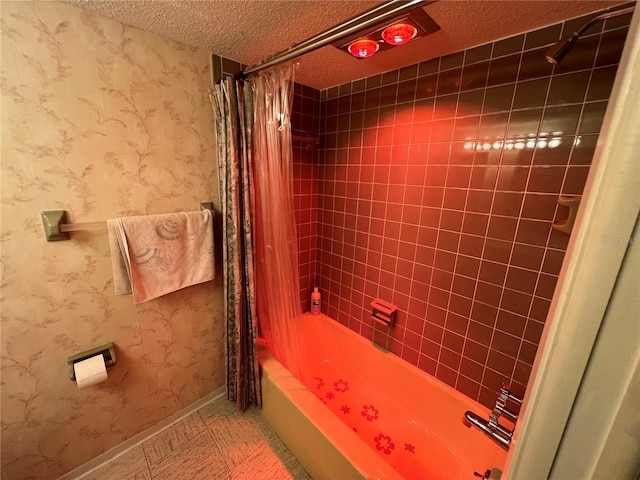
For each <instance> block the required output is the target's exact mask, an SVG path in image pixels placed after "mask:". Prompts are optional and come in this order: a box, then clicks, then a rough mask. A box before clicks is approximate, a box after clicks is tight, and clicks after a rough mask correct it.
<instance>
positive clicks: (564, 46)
mask: <svg viewBox="0 0 640 480" xmlns="http://www.w3.org/2000/svg"><path fill="white" fill-rule="evenodd" d="M578 38H580V37H579V36H578V34H577V33H574V34H573V35H571V36H570V37H569V38H563V39H562V40H560V41H559V42H558V43H556V44H555V45H554V46H553V47H551V48H550V49H549V50H547V51H546V53H545V54H544V58H546V59H547V62H549V63H553V64H554V65H557V64H558V63H560V62H561V61H562V59H563V58H564V57H566V56H567V53H569V52H570V51H571V49H572V48H573V46H574V45H575V44H576V42H577V41H578Z"/></svg>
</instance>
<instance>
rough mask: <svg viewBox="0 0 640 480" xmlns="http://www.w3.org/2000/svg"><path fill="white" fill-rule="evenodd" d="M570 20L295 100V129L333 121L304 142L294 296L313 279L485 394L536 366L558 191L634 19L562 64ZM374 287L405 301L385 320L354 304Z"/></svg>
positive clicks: (354, 324)
mask: <svg viewBox="0 0 640 480" xmlns="http://www.w3.org/2000/svg"><path fill="white" fill-rule="evenodd" d="M569 23H571V22H569ZM574 23H575V22H574ZM609 32H612V33H609ZM560 33H561V25H556V26H551V27H549V28H544V29H541V30H539V31H535V32H529V33H527V34H525V35H519V36H516V37H512V38H508V39H504V40H500V41H498V42H495V44H488V45H484V46H481V47H477V48H474V49H471V50H469V51H467V52H465V54H464V55H463V54H461V53H458V54H454V55H451V56H447V57H445V58H443V59H435V60H434V61H429V62H423V63H422V64H420V65H414V66H411V67H409V68H405V69H402V70H400V71H394V72H388V73H387V74H385V75H377V76H374V77H371V78H369V79H366V80H362V81H359V82H352V83H349V84H345V85H343V86H339V87H336V88H333V89H330V90H329V91H327V92H323V93H322V94H321V95H320V94H317V95H316V97H314V95H315V94H314V93H311V94H308V95H306V96H305V95H302V97H300V95H301V94H300V92H303V91H307V93H309V92H313V90H312V89H309V88H308V87H305V88H306V89H307V90H304V89H302V88H301V87H298V88H297V90H296V92H297V93H296V95H297V96H296V99H295V100H294V110H295V109H296V105H299V107H297V108H299V111H294V112H293V114H292V119H293V122H294V128H295V127H296V125H299V126H304V127H305V128H306V129H308V128H311V129H313V128H317V129H318V130H316V131H320V128H319V127H320V126H321V125H322V128H323V131H324V132H325V133H324V135H322V148H321V149H320V150H318V151H316V152H313V151H306V150H305V149H303V148H299V147H297V148H295V149H294V152H295V153H294V178H295V180H294V183H293V188H294V193H295V196H294V201H295V208H296V212H295V218H296V221H297V223H298V232H299V235H300V236H299V240H298V243H299V263H300V265H299V268H300V286H301V287H300V299H301V302H303V303H306V297H307V296H308V290H309V288H311V286H312V284H320V286H321V288H322V289H323V292H326V302H325V304H326V311H327V313H329V314H330V315H335V318H336V319H337V320H338V321H340V322H342V323H344V324H346V325H348V326H349V327H350V328H352V329H354V330H355V331H357V332H359V333H360V334H361V335H363V336H365V337H367V338H375V339H376V340H377V341H379V342H383V344H384V345H386V347H387V348H390V349H391V351H392V352H395V353H396V354H399V355H401V356H402V357H403V358H405V359H406V360H407V361H409V362H411V363H413V364H416V365H418V367H419V368H422V369H423V370H425V371H427V372H429V373H432V374H436V375H437V376H438V378H441V379H442V380H443V381H445V382H446V383H448V384H450V385H452V386H454V387H455V388H457V389H458V390H460V391H462V392H463V393H465V394H467V395H470V396H472V397H473V398H477V399H479V401H480V402H481V403H483V404H486V405H488V406H490V405H492V403H493V402H495V398H496V391H497V389H498V388H499V387H500V386H501V383H502V382H510V383H511V384H512V385H514V388H516V389H520V390H519V391H524V387H525V385H526V382H527V381H528V377H529V375H530V373H531V364H532V363H533V360H534V357H535V352H536V347H537V343H538V342H539V339H540V335H541V334H542V328H543V325H544V321H545V320H546V315H547V313H548V310H549V306H550V299H551V298H552V296H553V292H554V289H555V284H556V282H557V276H558V274H559V271H560V268H561V265H562V261H563V258H564V252H565V249H566V247H567V243H568V239H567V237H566V235H562V234H559V233H557V232H555V231H552V230H551V228H550V224H551V222H552V221H554V220H562V219H563V218H564V215H565V214H566V212H565V209H563V208H557V207H556V199H557V195H558V194H581V193H582V191H583V189H584V185H585V182H586V178H587V175H588V171H589V166H590V164H591V159H592V156H593V152H594V150H595V145H596V141H597V138H598V133H599V130H600V126H601V123H602V119H603V115H604V112H605V109H606V100H607V98H608V96H609V94H610V90H611V86H612V84H613V79H614V78H615V71H616V67H615V63H617V61H618V59H619V52H620V46H621V44H622V41H623V38H624V36H625V35H626V28H625V27H624V25H623V26H622V28H620V31H619V32H617V31H616V30H611V29H610V30H607V32H606V35H607V39H608V41H607V42H606V45H605V47H604V48H600V49H599V50H596V46H597V45H603V40H604V38H602V39H601V38H600V34H594V35H590V36H586V37H585V38H584V39H583V40H581V41H584V42H585V43H584V45H583V46H582V47H581V49H580V51H576V52H572V54H571V55H570V56H568V57H567V58H566V59H565V60H564V61H563V62H562V63H561V64H560V65H558V66H556V67H555V70H554V67H552V66H551V65H549V64H548V63H547V62H546V61H545V60H544V56H543V54H544V51H545V50H546V48H547V46H548V45H549V44H552V43H553V42H554V41H555V40H557V39H558V38H559V37H560ZM609 37H611V38H609ZM523 41H524V49H525V51H524V53H522V54H521V53H520V49H521V48H523ZM492 49H493V54H494V55H493V58H492V59H490V56H491V52H492ZM574 53H575V54H574ZM596 53H597V55H596ZM463 59H464V61H465V62H464V63H465V64H464V65H463ZM516 60H517V61H516ZM590 63H594V64H595V65H596V68H595V69H592V68H591V66H590ZM439 69H440V71H438V70H439ZM554 71H555V73H554V74H553V75H552V72H554ZM416 76H417V79H416ZM516 77H517V79H516ZM438 80H440V82H438ZM458 92H459V93H458ZM414 95H415V97H414ZM436 95H437V96H436ZM313 98H315V100H314V99H313ZM321 98H322V101H320V99H321ZM585 98H586V101H587V102H588V103H586V104H585V105H583V104H582V102H583V100H584V99H585ZM296 100H297V103H296ZM314 102H315V103H314ZM483 108H484V111H483ZM510 108H512V109H513V110H511V111H510V110H509V109H510ZM320 115H322V117H320ZM576 132H577V135H579V137H576ZM518 142H519V143H518ZM520 147H522V148H520ZM309 167H312V168H309ZM315 185H317V187H314V186H315ZM315 209H318V213H314V210H315ZM556 211H557V212H556ZM315 222H318V223H317V224H316V223H315ZM312 227H313V228H312ZM505 283H506V288H504V287H503V284H505ZM379 295H383V296H386V297H388V298H389V299H390V300H392V301H394V302H396V303H397V304H398V305H399V306H400V307H401V312H400V314H399V317H398V326H397V327H396V329H395V330H394V331H393V332H392V334H391V335H388V334H387V333H385V332H382V331H381V330H376V329H375V328H373V326H372V324H371V321H370V320H369V319H368V318H364V319H360V318H359V317H361V316H364V317H367V315H368V312H367V311H366V309H364V308H363V305H366V304H367V302H369V301H371V300H372V299H373V298H375V297H377V296H379ZM406 332H411V333H409V334H408V335H407V333H406ZM422 335H424V337H423V336H422ZM523 339H524V341H523Z"/></svg>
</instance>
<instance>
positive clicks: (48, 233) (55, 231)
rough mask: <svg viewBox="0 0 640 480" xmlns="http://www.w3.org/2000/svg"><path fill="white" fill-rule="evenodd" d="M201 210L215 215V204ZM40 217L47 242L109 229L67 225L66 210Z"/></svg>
mask: <svg viewBox="0 0 640 480" xmlns="http://www.w3.org/2000/svg"><path fill="white" fill-rule="evenodd" d="M200 210H210V211H211V213H213V202H200ZM40 216H41V217H42V225H43V226H44V237H45V239H46V240H47V242H59V241H60V240H69V239H70V238H71V237H70V236H69V232H79V231H82V230H106V229H107V222H106V221H104V222H85V223H67V212H66V211H65V210H45V211H43V212H40Z"/></svg>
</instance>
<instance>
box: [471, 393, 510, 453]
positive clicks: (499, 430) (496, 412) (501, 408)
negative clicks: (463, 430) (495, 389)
mask: <svg viewBox="0 0 640 480" xmlns="http://www.w3.org/2000/svg"><path fill="white" fill-rule="evenodd" d="M508 401H511V402H513V403H515V404H516V405H518V406H520V405H521V404H522V399H520V398H518V397H516V396H514V395H513V394H512V393H511V392H510V391H509V387H508V386H506V385H503V386H502V388H501V389H500V395H499V396H498V400H496V404H495V406H494V407H493V410H492V411H491V413H490V414H489V420H485V419H484V418H482V417H481V416H480V415H477V414H475V413H473V412H471V411H466V412H465V414H464V417H463V419H462V423H464V425H465V426H466V427H468V428H471V426H474V427H476V428H478V429H479V430H480V431H481V432H483V433H484V434H485V435H487V436H488V437H489V438H491V440H493V441H494V442H496V443H497V444H498V445H500V446H501V447H502V448H504V449H505V450H509V444H510V443H511V437H512V436H513V430H509V429H508V428H506V427H504V426H503V425H501V424H500V421H499V420H500V417H505V418H506V419H507V420H509V421H510V422H511V423H515V422H516V420H518V414H516V413H515V412H513V410H510V409H509V408H507V402H508Z"/></svg>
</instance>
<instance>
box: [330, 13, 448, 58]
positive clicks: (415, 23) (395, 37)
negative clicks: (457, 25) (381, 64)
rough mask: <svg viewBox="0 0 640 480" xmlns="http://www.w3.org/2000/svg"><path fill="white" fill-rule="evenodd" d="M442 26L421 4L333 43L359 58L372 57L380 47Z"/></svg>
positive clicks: (415, 37)
mask: <svg viewBox="0 0 640 480" xmlns="http://www.w3.org/2000/svg"><path fill="white" fill-rule="evenodd" d="M439 29H440V27H439V26H438V24H437V23H436V22H434V21H433V19H432V18H431V17H430V16H429V15H427V13H426V12H425V11H424V10H423V9H422V8H419V7H418V8H415V9H414V10H412V11H410V12H405V13H403V14H401V15H398V16H396V17H394V18H388V19H386V20H385V21H384V22H379V23H377V24H374V25H372V26H370V27H368V28H363V29H361V30H359V31H356V32H354V33H352V34H351V35H349V36H347V37H344V38H343V39H342V40H341V41H340V42H336V43H334V44H333V46H335V47H336V48H339V49H340V50H343V51H345V52H348V53H350V54H351V55H353V56H354V57H356V58H359V59H362V58H367V57H370V56H371V55H373V54H375V53H376V52H378V51H383V50H389V49H392V48H393V47H396V46H398V45H404V44H405V43H408V42H410V41H411V40H414V39H417V38H420V37H424V36H426V35H429V34H431V33H434V32H436V31H438V30H439Z"/></svg>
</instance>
